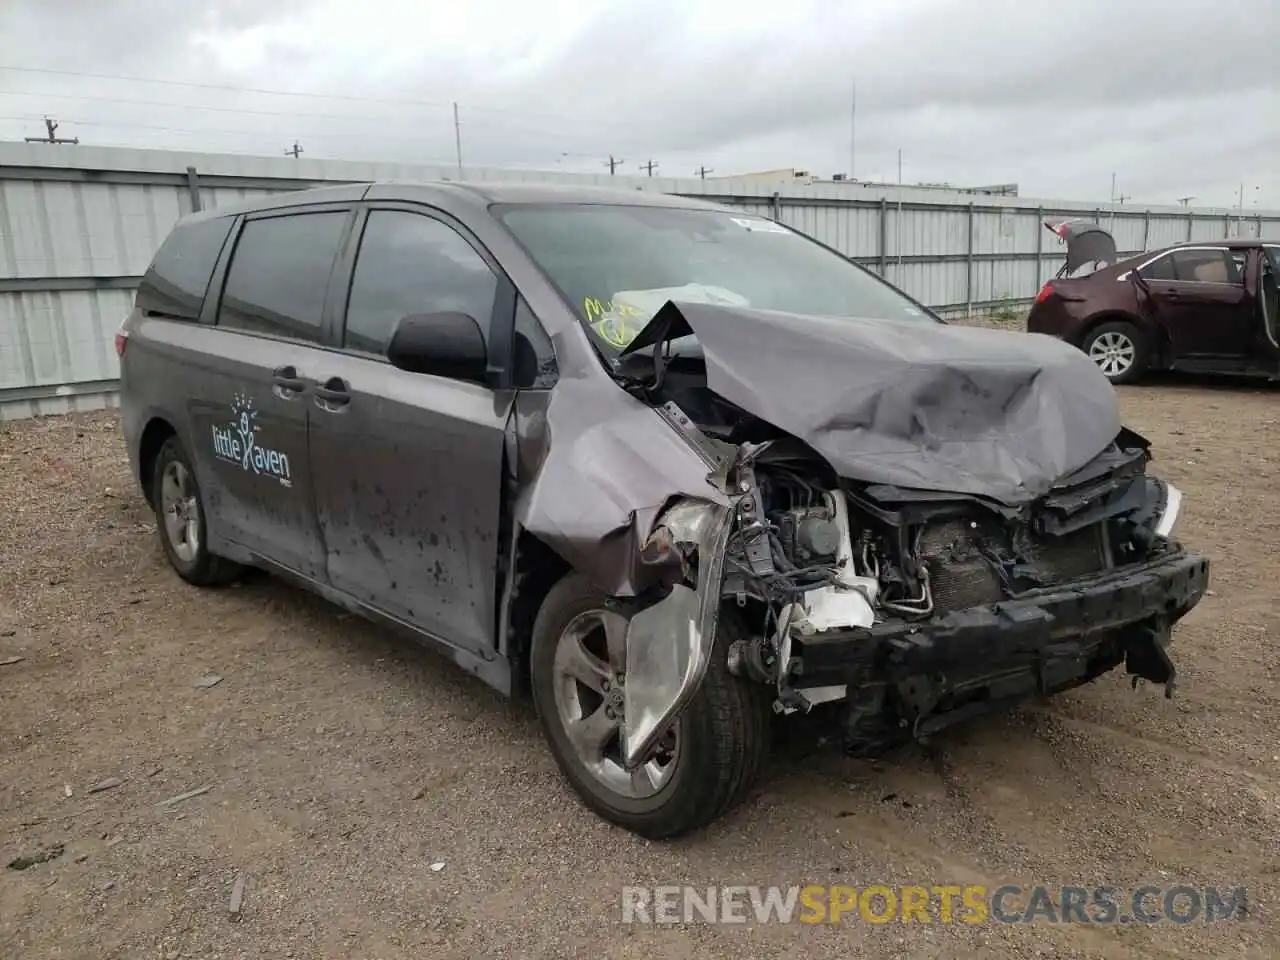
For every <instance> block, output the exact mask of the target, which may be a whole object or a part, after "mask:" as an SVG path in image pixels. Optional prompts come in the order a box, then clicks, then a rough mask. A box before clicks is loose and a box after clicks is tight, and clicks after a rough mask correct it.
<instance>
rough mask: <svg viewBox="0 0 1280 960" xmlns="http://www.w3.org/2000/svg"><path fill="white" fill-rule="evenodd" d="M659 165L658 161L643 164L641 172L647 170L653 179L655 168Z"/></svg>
mask: <svg viewBox="0 0 1280 960" xmlns="http://www.w3.org/2000/svg"><path fill="white" fill-rule="evenodd" d="M657 165H658V164H657V162H656V161H653V160H650V161H649V162H648V163H642V164H640V169H641V170H647V171H648V172H649V176H651V177H652V176H653V168H654V167H656V166H657Z"/></svg>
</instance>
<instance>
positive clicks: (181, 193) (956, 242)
mask: <svg viewBox="0 0 1280 960" xmlns="http://www.w3.org/2000/svg"><path fill="white" fill-rule="evenodd" d="M457 174H458V171H457V170H456V169H454V168H451V167H440V166H415V165H411V164H386V163H351V162H345V161H316V160H309V159H300V160H294V159H289V158H281V157H243V156H231V155H225V154H190V153H177V152H168V151H150V150H126V149H115V148H95V147H79V146H75V147H72V146H57V147H50V146H47V145H40V144H12V143H0V418H8V417H14V416H31V415H35V414H39V413H50V412H63V411H65V410H68V409H86V408H89V407H93V406H103V405H106V404H109V403H112V402H113V401H112V399H111V396H112V390H113V388H114V381H115V379H116V377H117V375H118V369H117V365H116V357H115V353H114V350H113V349H112V346H111V338H112V334H113V333H114V331H115V329H116V328H117V326H118V325H119V323H120V320H121V319H122V318H123V317H124V316H125V314H126V313H127V312H128V310H129V308H130V306H131V303H132V298H133V289H134V288H135V287H136V285H137V281H138V278H139V277H140V276H141V275H142V273H144V272H145V270H146V267H147V264H148V263H149V262H150V260H151V257H152V255H153V254H154V252H155V250H156V248H157V247H158V246H159V244H160V243H161V241H162V240H163V239H164V237H165V235H166V234H167V233H168V231H169V230H170V229H171V228H172V226H173V224H174V223H175V222H176V221H177V220H178V218H179V217H181V216H183V215H185V214H187V213H189V212H191V211H192V210H193V209H201V208H203V209H208V208H211V207H220V206H229V205H232V204H238V203H243V202H245V201H250V200H255V199H259V198H262V197H266V196H269V195H270V194H272V193H277V192H280V191H284V190H295V189H302V188H306V187H308V186H313V185H320V184H323V183H333V182H367V181H370V180H395V179H401V180H440V179H457ZM465 174H466V178H467V179H471V180H495V181H496V180H503V181H513V180H514V181H530V182H533V181H537V182H557V183H576V184H597V185H603V186H612V187H619V188H629V189H636V190H646V191H661V192H665V193H673V194H678V195H682V196H688V197H699V198H703V199H706V200H710V201H713V202H717V203H721V204H724V205H727V206H730V207H734V208H736V209H740V210H744V211H747V212H749V213H751V214H753V215H757V216H766V217H773V218H775V219H777V220H779V221H780V222H782V223H785V224H787V225H789V226H791V227H793V228H795V229H797V230H800V231H802V232H804V233H806V234H808V235H809V236H812V237H814V238H815V239H817V240H819V241H821V242H822V243H825V244H827V245H828V246H831V247H833V248H834V249H836V250H838V251H840V252H841V253H843V254H845V255H846V256H849V257H852V258H854V259H856V260H858V262H860V263H862V264H864V265H865V266H867V267H869V268H871V269H873V270H876V271H878V272H880V273H881V274H882V275H883V276H885V278H886V279H888V280H889V281H890V282H892V283H895V284H897V285H898V286H900V287H902V288H903V289H904V290H906V291H907V292H908V293H909V294H910V295H911V296H913V297H915V298H916V299H917V300H920V301H921V302H923V303H926V304H928V305H930V306H931V307H933V308H935V309H937V310H938V311H940V312H942V313H945V314H952V315H955V314H961V315H963V314H967V313H971V312H975V311H977V312H985V311H987V310H990V309H992V308H995V307H999V306H1002V305H1003V306H1009V305H1017V304H1025V303H1026V302H1028V301H1029V300H1030V299H1031V298H1032V297H1034V296H1035V293H1036V291H1037V290H1038V289H1039V288H1040V286H1041V285H1042V284H1043V283H1044V281H1045V280H1047V279H1049V278H1050V277H1052V276H1053V274H1054V273H1055V272H1056V271H1057V269H1058V267H1059V265H1060V264H1061V263H1062V257H1063V252H1064V251H1063V248H1062V246H1061V244H1060V243H1059V241H1058V240H1057V239H1056V237H1054V236H1053V235H1052V234H1050V233H1049V232H1048V231H1046V230H1045V229H1044V227H1043V226H1042V224H1043V221H1044V220H1045V219H1061V218H1065V217H1081V218H1086V219H1093V220H1097V221H1098V222H1100V223H1102V224H1103V225H1104V226H1106V227H1107V228H1108V229H1110V230H1111V231H1112V233H1113V234H1114V235H1115V237H1116V243H1117V246H1118V248H1119V249H1120V251H1121V252H1122V253H1123V252H1138V251H1141V250H1144V249H1153V248H1157V247H1162V246H1167V245H1169V244H1172V243H1179V242H1182V241H1185V240H1201V241H1213V240H1221V239H1223V238H1224V237H1235V236H1240V237H1259V236H1261V237H1265V238H1268V239H1275V240H1278V241H1280V213H1275V212H1264V213H1255V212H1251V213H1250V214H1249V215H1248V216H1244V215H1243V211H1231V210H1223V209H1215V210H1204V209H1195V208H1192V209H1186V208H1181V207H1153V208H1150V209H1146V208H1135V207H1133V206H1131V205H1130V206H1117V207H1115V208H1114V209H1112V208H1111V207H1110V206H1104V205H1099V204H1082V203H1068V202H1061V201H1053V202H1050V201H1038V200H1028V199H1024V198H1011V197H987V196H975V195H970V194H960V193H948V192H945V191H935V190H919V189H912V188H911V187H903V188H894V187H887V188H886V187H867V186H863V185H860V184H835V183H825V184H804V185H781V186H777V185H771V184H738V183H732V182H724V181H716V180H715V179H709V180H692V179H690V180H681V179H670V178H665V177H653V178H648V177H622V176H619V177H610V176H608V175H607V174H599V175H582V174H570V173H562V172H545V171H511V170H483V169H468V170H465Z"/></svg>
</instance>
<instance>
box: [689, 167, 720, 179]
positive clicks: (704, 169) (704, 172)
mask: <svg viewBox="0 0 1280 960" xmlns="http://www.w3.org/2000/svg"><path fill="white" fill-rule="evenodd" d="M693 172H694V173H696V174H697V175H698V177H699V178H700V179H703V180H705V179H707V174H708V173H715V171H714V170H712V169H711V168H710V167H699V168H698V169H697V170H695V171H693Z"/></svg>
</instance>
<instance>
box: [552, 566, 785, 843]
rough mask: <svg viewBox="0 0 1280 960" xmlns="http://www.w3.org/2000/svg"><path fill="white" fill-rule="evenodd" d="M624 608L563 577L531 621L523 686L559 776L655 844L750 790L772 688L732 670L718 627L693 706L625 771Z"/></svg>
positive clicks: (764, 740) (628, 607) (729, 628)
mask: <svg viewBox="0 0 1280 960" xmlns="http://www.w3.org/2000/svg"><path fill="white" fill-rule="evenodd" d="M638 609H639V607H638V606H636V605H635V604H632V603H627V602H623V601H619V600H617V599H615V598H611V597H608V596H607V595H605V594H603V593H601V592H600V591H599V590H597V589H595V588H594V587H593V586H592V585H591V584H590V582H589V581H587V579H586V578H585V577H582V576H580V575H578V574H570V575H568V576H566V577H565V578H564V579H563V580H561V581H560V582H559V583H558V584H557V585H556V586H555V587H554V588H553V589H552V590H551V592H550V593H549V594H548V595H547V598H546V600H544V601H543V603H542V607H541V609H540V610H539V612H538V616H537V619H536V620H535V622H534V627H533V638H532V645H531V649H530V661H529V666H530V675H531V676H530V679H531V684H532V689H533V699H534V704H535V706H536V707H537V710H538V715H539V717H540V719H541V721H542V728H543V732H544V734H545V736H546V738H547V742H548V744H549V745H550V747H551V753H552V756H554V757H555V760H556V764H557V765H558V766H559V768H560V770H561V772H562V773H563V774H564V776H565V778H566V779H567V780H568V781H569V783H570V785H571V786H572V787H573V789H574V791H575V792H576V793H577V794H578V796H579V797H581V799H582V801H583V802H584V803H585V804H586V805H587V806H588V807H590V808H591V809H592V810H593V811H594V812H595V813H596V814H598V815H599V816H600V817H602V818H604V819H605V820H608V821H609V822H610V823H614V824H617V825H618V826H620V827H624V828H626V829H627V830H630V831H632V832H633V833H636V834H639V835H640V836H643V837H647V838H649V839H651V840H660V839H668V838H671V837H676V836H679V835H680V834H684V833H688V832H689V831H692V830H696V829H698V828H699V827H702V826H705V825H706V824H708V823H710V822H711V821H712V820H714V819H716V818H717V817H719V816H721V815H722V814H723V813H725V812H726V811H727V810H728V809H729V808H730V807H732V806H733V805H734V804H735V803H736V802H737V801H738V800H740V799H741V798H742V797H743V795H744V794H745V793H746V792H747V790H748V789H749V788H750V786H751V784H752V783H753V782H754V781H755V779H756V777H757V776H758V775H759V772H760V769H761V767H762V766H763V762H764V758H765V754H766V752H767V749H768V737H769V727H768V721H769V713H768V690H767V688H766V687H764V686H763V685H761V684H756V683H752V682H750V681H746V680H742V679H739V678H738V677H734V676H733V675H731V674H730V673H729V668H728V664H727V661H726V651H727V649H728V643H729V640H730V639H731V637H730V636H729V634H731V633H732V632H733V630H734V627H733V624H732V622H731V621H728V622H725V621H722V624H721V629H720V631H719V635H718V636H717V638H716V643H715V647H714V648H713V650H712V655H711V663H710V665H709V666H708V668H707V674H706V677H705V678H704V680H703V682H702V686H701V687H700V688H699V690H698V692H697V694H696V695H695V696H694V699H693V701H692V702H691V703H690V704H689V706H688V707H687V708H686V709H685V710H684V712H683V713H682V714H681V715H680V717H679V719H678V720H677V721H676V723H675V726H674V728H673V729H672V730H671V731H670V732H669V733H668V734H667V735H666V736H665V737H664V738H663V740H662V741H661V742H660V744H659V750H658V752H657V754H656V755H655V757H654V758H653V759H651V760H650V761H649V762H648V763H646V764H644V765H643V766H641V767H640V768H639V769H637V770H636V771H635V772H634V773H632V774H627V772H626V771H625V770H624V769H623V768H622V766H621V763H620V744H619V730H620V728H621V724H622V722H623V720H622V717H621V711H620V709H619V706H620V703H619V698H618V697H617V696H616V694H617V692H618V690H617V685H618V681H619V677H620V676H621V679H622V682H623V684H625V652H624V651H625V646H624V643H625V637H626V626H627V622H628V621H629V620H630V618H631V616H632V615H633V614H634V613H635V612H636V611H637V610H638Z"/></svg>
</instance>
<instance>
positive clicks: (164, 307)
mask: <svg viewBox="0 0 1280 960" xmlns="http://www.w3.org/2000/svg"><path fill="white" fill-rule="evenodd" d="M233 222H234V221H233V220H232V219H231V218H230V217H215V218H214V219H211V220H197V221H196V222H195V223H185V222H180V223H179V224H178V225H177V226H176V227H174V228H173V232H172V233H170V234H169V236H168V237H166V238H165V241H164V243H162V244H161V245H160V249H159V250H158V251H157V252H156V257H155V259H154V260H153V261H152V262H151V266H150V267H148V268H147V272H146V274H145V275H144V276H143V278H142V282H141V283H140V284H139V285H138V295H137V298H136V299H135V300H134V304H135V306H137V308H138V309H139V310H146V311H148V312H151V313H159V314H163V315H165V316H169V317H177V318H179V319H182V320H198V319H199V318H200V307H201V305H202V304H203V303H204V294H205V290H206V289H207V288H208V286H209V278H210V277H211V276H213V268H214V266H216V265H217V262H218V255H219V254H220V253H221V252H222V245H223V243H225V242H226V239H227V234H228V233H230V232H231V224H232V223H233Z"/></svg>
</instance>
